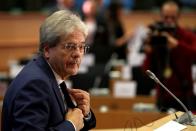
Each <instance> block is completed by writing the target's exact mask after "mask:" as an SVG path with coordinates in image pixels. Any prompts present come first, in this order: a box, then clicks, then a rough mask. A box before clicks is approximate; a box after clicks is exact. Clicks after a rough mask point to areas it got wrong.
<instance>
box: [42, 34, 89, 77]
mask: <svg viewBox="0 0 196 131" xmlns="http://www.w3.org/2000/svg"><path fill="white" fill-rule="evenodd" d="M84 44H85V36H84V34H83V33H82V32H81V31H78V30H77V31H74V32H72V33H70V34H69V35H67V36H66V37H62V38H61V40H60V42H59V43H58V44H57V46H56V47H53V48H48V49H47V48H46V49H45V53H44V54H45V57H46V58H47V60H48V62H49V64H50V65H51V66H52V68H53V70H54V71H55V72H56V73H57V74H58V75H60V76H61V77H62V79H66V78H67V77H68V76H70V75H75V74H76V73H77V72H78V69H79V66H80V63H81V59H82V57H83V55H84V50H83V49H84V48H83V47H84Z"/></svg>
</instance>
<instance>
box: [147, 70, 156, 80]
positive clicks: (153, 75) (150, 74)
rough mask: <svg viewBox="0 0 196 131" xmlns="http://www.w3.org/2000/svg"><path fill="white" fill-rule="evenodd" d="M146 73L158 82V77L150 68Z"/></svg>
mask: <svg viewBox="0 0 196 131" xmlns="http://www.w3.org/2000/svg"><path fill="white" fill-rule="evenodd" d="M146 74H147V75H148V76H149V77H150V78H151V79H153V80H154V81H155V82H158V81H159V80H158V78H157V77H156V76H155V74H154V73H152V72H151V71H150V70H146Z"/></svg>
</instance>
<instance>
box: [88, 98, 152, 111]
mask: <svg viewBox="0 0 196 131" xmlns="http://www.w3.org/2000/svg"><path fill="white" fill-rule="evenodd" d="M135 103H152V104H153V103H155V97H150V96H137V97H134V98H114V97H111V96H102V97H101V96H97V97H96V96H93V97H91V106H92V108H93V109H96V110H99V109H100V108H101V107H102V106H107V107H108V109H109V110H110V109H111V110H132V107H133V105H134V104H135Z"/></svg>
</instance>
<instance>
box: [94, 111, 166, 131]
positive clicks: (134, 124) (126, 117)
mask: <svg viewBox="0 0 196 131" xmlns="http://www.w3.org/2000/svg"><path fill="white" fill-rule="evenodd" d="M94 113H95V116H96V119H97V126H96V129H109V128H125V127H127V128H138V127H141V126H144V125H146V124H148V123H150V122H152V121H155V120H158V119H160V118H162V117H164V116H166V114H165V113H158V112H133V111H131V110H130V111H128V110H127V111H126V110H111V111H108V112H106V113H101V112H99V111H94Z"/></svg>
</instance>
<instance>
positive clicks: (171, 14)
mask: <svg viewBox="0 0 196 131" xmlns="http://www.w3.org/2000/svg"><path fill="white" fill-rule="evenodd" d="M161 18H162V22H164V23H165V24H167V25H171V26H174V25H177V21H178V18H179V9H178V7H177V6H175V5H164V6H163V8H162V12H161Z"/></svg>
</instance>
